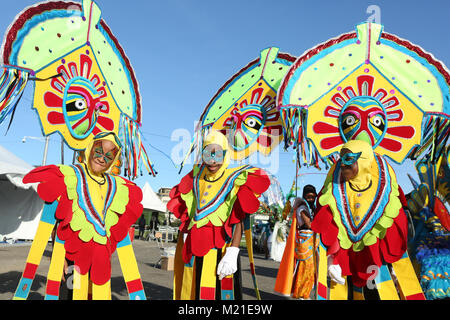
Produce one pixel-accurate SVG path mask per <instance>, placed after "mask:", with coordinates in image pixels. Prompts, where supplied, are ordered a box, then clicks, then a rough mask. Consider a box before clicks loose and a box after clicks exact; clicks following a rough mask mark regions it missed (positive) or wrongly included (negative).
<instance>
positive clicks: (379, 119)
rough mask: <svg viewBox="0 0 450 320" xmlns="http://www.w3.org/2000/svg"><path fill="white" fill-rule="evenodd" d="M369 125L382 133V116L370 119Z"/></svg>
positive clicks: (383, 124) (383, 122) (383, 121)
mask: <svg viewBox="0 0 450 320" xmlns="http://www.w3.org/2000/svg"><path fill="white" fill-rule="evenodd" d="M369 121H370V123H371V124H372V125H373V126H375V127H376V128H378V129H379V130H381V131H384V126H385V120H384V118H383V117H382V116H379V115H377V116H374V117H372V118H370V120H369Z"/></svg>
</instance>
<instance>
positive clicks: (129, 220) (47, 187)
mask: <svg viewBox="0 0 450 320" xmlns="http://www.w3.org/2000/svg"><path fill="white" fill-rule="evenodd" d="M120 178H121V179H123V180H124V181H125V186H126V187H127V188H128V195H129V201H128V204H127V205H126V207H125V212H124V213H123V214H117V213H116V214H117V215H118V217H119V220H118V222H117V223H116V224H115V225H114V226H112V227H111V229H110V232H111V237H110V238H108V241H107V243H106V245H102V244H99V243H96V242H94V241H93V240H90V241H89V242H84V241H82V240H81V239H80V238H79V237H78V233H79V231H76V232H75V231H73V230H72V229H71V228H70V221H71V220H72V215H73V212H72V200H69V199H68V197H67V191H66V186H65V184H64V175H63V174H62V173H61V171H60V170H59V168H58V167H57V166H54V165H51V166H45V167H39V168H36V169H34V170H32V171H31V172H30V173H29V174H27V175H26V176H25V177H24V179H23V182H24V183H30V182H40V184H39V186H38V194H39V196H40V197H41V198H42V199H43V200H44V201H48V202H53V201H55V200H56V199H58V197H59V200H58V202H59V203H58V207H57V209H56V212H55V216H56V218H57V219H58V220H59V224H58V228H57V235H58V238H59V239H61V240H63V241H64V248H65V250H66V258H67V259H69V260H71V261H73V262H74V265H75V266H77V267H78V268H79V271H80V273H81V274H86V273H87V272H90V278H91V280H92V282H93V283H95V284H97V285H102V284H104V283H106V282H107V281H108V280H109V279H110V278H111V255H112V253H113V252H114V251H115V250H116V247H117V243H118V242H120V241H122V240H123V239H124V238H125V237H126V236H127V234H128V230H129V227H130V226H131V225H132V224H134V223H135V222H136V220H137V219H138V218H139V217H140V215H141V214H142V211H143V207H142V204H141V201H142V190H141V189H140V188H139V187H138V186H137V185H136V184H135V183H133V182H131V181H129V180H127V179H124V178H122V177H120Z"/></svg>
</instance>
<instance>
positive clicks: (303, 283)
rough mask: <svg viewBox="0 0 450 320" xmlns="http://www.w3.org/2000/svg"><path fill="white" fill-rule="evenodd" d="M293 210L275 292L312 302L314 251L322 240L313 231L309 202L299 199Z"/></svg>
mask: <svg viewBox="0 0 450 320" xmlns="http://www.w3.org/2000/svg"><path fill="white" fill-rule="evenodd" d="M311 187H312V186H311ZM313 188H314V187H313ZM305 189H307V191H311V188H310V187H308V188H306V186H305V188H304V194H305ZM314 191H315V189H314ZM312 201H314V200H312ZM292 209H293V213H292V223H291V228H290V231H289V237H288V240H287V242H286V249H285V250H284V254H283V258H282V260H281V262H280V268H279V269H278V274H277V278H276V281H275V291H276V292H278V293H281V294H283V295H286V296H289V295H290V296H291V297H292V298H294V299H302V300H303V299H309V297H310V295H311V290H312V288H313V286H314V279H315V278H314V276H315V272H314V271H315V263H314V250H315V248H317V245H318V241H317V240H316V238H315V236H314V232H313V231H312V230H311V220H312V213H311V210H310V207H309V204H308V202H307V201H305V199H303V198H296V199H295V200H294V205H293V207H292Z"/></svg>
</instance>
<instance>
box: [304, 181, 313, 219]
mask: <svg viewBox="0 0 450 320" xmlns="http://www.w3.org/2000/svg"><path fill="white" fill-rule="evenodd" d="M302 197H303V199H304V200H305V201H306V202H307V203H308V206H309V208H310V209H311V210H310V211H311V218H312V217H314V211H315V210H316V198H317V192H316V188H315V187H314V186H313V185H311V184H307V185H306V186H304V187H303V195H302Z"/></svg>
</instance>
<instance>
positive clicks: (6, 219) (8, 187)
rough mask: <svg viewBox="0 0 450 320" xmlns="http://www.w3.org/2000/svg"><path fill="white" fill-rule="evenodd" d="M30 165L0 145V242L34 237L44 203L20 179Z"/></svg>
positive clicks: (30, 167) (28, 185) (30, 186)
mask: <svg viewBox="0 0 450 320" xmlns="http://www.w3.org/2000/svg"><path fill="white" fill-rule="evenodd" d="M32 169H33V166H31V165H30V164H28V163H26V162H25V161H23V160H22V159H20V158H18V157H17V156H15V155H14V154H13V153H11V152H10V151H8V150H6V149H5V148H3V147H2V146H0V241H1V240H3V238H4V237H6V238H14V239H24V240H31V239H34V236H35V234H36V229H37V226H38V224H39V219H40V218H41V212H42V207H43V205H44V202H43V201H42V200H41V199H40V198H39V196H38V195H37V193H36V184H23V183H22V178H23V177H24V176H25V174H27V173H28V172H29V171H30V170H32Z"/></svg>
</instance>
